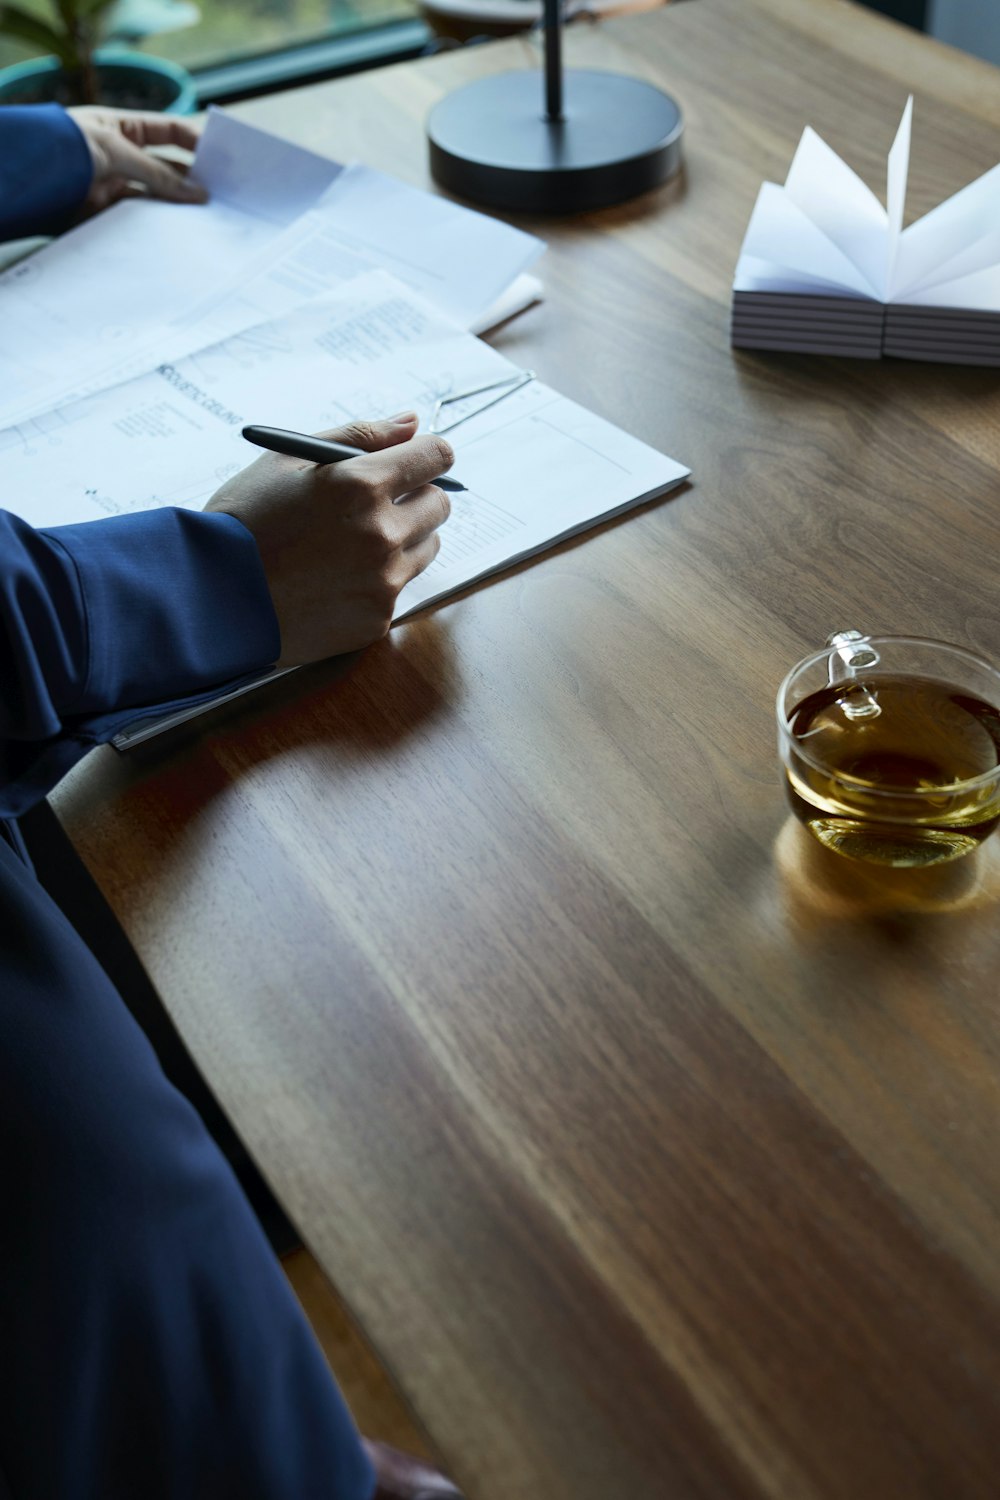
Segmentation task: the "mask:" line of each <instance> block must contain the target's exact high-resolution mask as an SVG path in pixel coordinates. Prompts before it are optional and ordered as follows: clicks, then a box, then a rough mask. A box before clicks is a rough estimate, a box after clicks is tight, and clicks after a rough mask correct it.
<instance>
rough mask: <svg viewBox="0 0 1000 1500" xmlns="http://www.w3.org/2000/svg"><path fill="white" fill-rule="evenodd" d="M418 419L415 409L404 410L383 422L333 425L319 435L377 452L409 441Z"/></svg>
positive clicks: (334, 441) (369, 451) (336, 441)
mask: <svg viewBox="0 0 1000 1500" xmlns="http://www.w3.org/2000/svg"><path fill="white" fill-rule="evenodd" d="M417 421H418V419H417V414H416V412H415V411H402V412H400V413H399V415H398V416H396V417H387V418H385V420H383V421H381V422H347V423H345V424H344V426H343V427H333V428H331V429H330V431H329V432H320V433H318V434H317V436H318V437H321V438H325V439H326V440H327V441H328V442H331V443H346V444H347V445H348V446H349V447H351V448H363V449H364V451H365V452H366V453H377V452H378V450H379V449H380V448H393V447H395V445H396V444H397V443H406V442H408V441H409V440H410V438H411V437H412V436H413V434H414V433H415V432H416V430H417Z"/></svg>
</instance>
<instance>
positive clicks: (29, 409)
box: [0, 111, 544, 427]
mask: <svg viewBox="0 0 1000 1500" xmlns="http://www.w3.org/2000/svg"><path fill="white" fill-rule="evenodd" d="M193 170H194V171H195V175H196V176H198V177H199V179H200V180H202V181H203V182H204V183H205V185H206V186H207V187H208V188H209V189H210V191H211V193H212V201H211V202H210V203H209V204H208V205H206V206H188V205H177V204H167V203H154V202H149V201H145V200H134V201H130V202H127V203H122V204H119V205H117V206H116V207H115V208H114V209H111V210H109V211H108V212H107V213H105V214H101V215H99V216H98V217H97V218H96V219H93V220H91V221H90V222H89V223H88V224H86V225H84V226H82V227H81V228H80V229H77V230H74V231H73V232H72V233H71V234H69V235H66V236H64V237H63V238H62V239H61V240H58V241H56V242H55V243H54V244H53V245H51V246H49V247H47V248H46V249H45V250H44V251H42V252H40V253H39V254H38V255H36V256H35V257H33V258H32V259H31V260H29V261H26V262H23V263H21V264H20V265H18V266H15V267H14V268H12V270H10V271H8V272H7V273H6V274H5V275H3V276H0V307H2V317H0V427H5V426H9V425H11V424H13V423H16V422H21V421H24V420H27V419H28V418H30V417H32V416H36V415H40V414H42V413H44V412H46V411H52V410H54V409H55V408H56V407H59V406H62V405H66V404H67V403H69V402H71V401H73V400H76V399H79V398H81V397H83V396H85V395H88V394H90V393H92V392H96V391H100V390H103V389H107V388H109V387H110V386H112V385H114V384H117V383H121V382H122V381H125V380H129V379H131V378H133V377H135V376H137V375H139V374H142V373H144V372H145V371H148V370H150V369H152V368H153V367H154V366H156V365H157V364H160V363H163V362H165V361H176V360H179V359H183V358H185V357H186V356H187V355H189V354H192V353H194V352H196V351H197V350H199V349H205V348H207V347H209V346H210V345H212V344H215V343H217V342H219V341H220V340H222V339H224V338H227V337H230V336H232V335H234V334H237V333H240V332H242V331H243V330H245V329H247V328H250V327H253V326H255V325H257V324H259V323H261V322H262V321H265V320H267V319H270V318H274V317H277V316H280V315H281V314H283V313H285V312H288V311H291V310H293V309H294V308H296V307H300V306H302V305H303V304H305V303H307V302H308V301H310V300H311V299H313V298H315V297H317V296H320V295H323V294H324V293H326V292H328V291H330V290H331V289H332V288H334V287H336V286H338V285H341V284H343V283H344V282H345V281H347V280H349V279H350V278H351V277H353V276H355V275H357V274H358V273H359V272H362V271H366V270H369V269H372V268H373V267H387V268H389V269H392V270H394V271H396V272H397V273H399V274H401V275H402V276H403V277H404V278H405V279H406V280H407V282H408V283H409V284H410V285H411V286H414V287H416V288H417V289H418V290H420V291H422V292H424V293H426V294H428V295H430V296H432V297H433V298H435V299H436V300H437V302H438V304H439V305H440V306H442V307H443V308H444V310H445V311H447V312H449V313H451V314H454V315H455V316H457V317H459V318H460V320H461V321H462V322H465V323H468V324H473V323H476V324H477V326H485V325H483V324H482V318H483V316H484V315H485V314H486V313H487V310H488V309H489V308H490V306H491V304H493V303H494V302H495V300H496V299H497V297H498V296H499V295H500V294H501V293H502V292H504V291H505V290H506V289H507V288H508V287H509V286H510V284H511V283H512V282H513V281H515V279H516V278H517V277H518V276H519V275H520V274H521V273H522V272H523V271H524V269H525V268H526V266H528V265H529V264H530V263H531V262H532V261H534V260H535V259H536V258H537V256H538V255H539V254H540V253H541V251H542V250H543V248H544V245H543V243H542V241H540V240H538V239H536V238H535V237H534V236H531V235H526V234H523V233H522V232H521V231H520V230H516V229H513V228H511V227H510V226H509V225H506V224H504V223H502V222H500V221H499V220H494V219H491V218H488V217H486V216H484V215H482V214H477V213H473V212H472V211H470V210H468V209H463V208H461V207H459V206H458V205H456V204H453V203H450V202H448V201H447V200H445V199H443V198H437V197H435V196H433V195H431V194H428V193H422V192H419V191H417V190H416V189H414V188H410V187H407V186H406V185H405V184H403V183H401V182H396V181H395V179H393V178H391V177H386V176H384V175H383V174H381V173H373V172H369V171H368V169H367V168H362V167H352V168H348V169H345V168H342V167H340V166H339V165H338V164H337V163H336V162H331V161H327V160H325V159H324V158H322V157H318V156H316V155H314V154H313V153H312V152H308V151H303V150H301V148H299V147H296V146H292V145H290V144H289V143H288V142H286V141H282V140H279V139H278V138H277V137H274V136H271V135H268V134H266V133H265V132H263V131H259V130H256V129H254V128H253V127H251V126H248V125H244V124H243V123H242V122H241V121H238V120H235V119H232V118H231V117H230V116H228V115H225V114H224V113H222V112H221V111H213V112H212V113H211V115H210V117H209V121H208V125H207V126H206V130H205V133H204V135H203V137H202V140H201V143H200V144H199V148H198V152H197V153H196V156H195V163H194V168H193ZM341 182H343V184H344V188H343V191H338V188H339V184H340V183H341ZM522 305H523V304H522ZM477 320H478V322H477Z"/></svg>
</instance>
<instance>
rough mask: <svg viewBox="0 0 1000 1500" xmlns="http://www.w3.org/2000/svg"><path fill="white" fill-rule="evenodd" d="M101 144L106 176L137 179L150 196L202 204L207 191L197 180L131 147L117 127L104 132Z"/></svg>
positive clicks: (135, 147) (137, 148) (137, 147)
mask: <svg viewBox="0 0 1000 1500" xmlns="http://www.w3.org/2000/svg"><path fill="white" fill-rule="evenodd" d="M104 147H105V157H106V161H107V171H108V175H109V176H115V177H124V178H126V179H127V180H128V181H129V182H141V183H142V185H143V186H144V187H145V188H147V189H148V190H149V193H150V194H151V196H152V197H154V198H165V199H166V200H167V202H169V203H204V202H205V201H206V200H207V198H208V194H207V193H206V192H205V189H204V188H203V187H202V186H201V184H200V183H197V182H194V181H192V179H191V178H189V177H185V176H183V175H182V174H181V173H180V172H178V171H177V170H176V168H174V167H172V166H171V165H170V163H169V162H166V161H163V160H161V158H160V157H158V156H150V154H149V152H148V151H143V150H142V148H141V147H140V146H134V145H133V144H132V142H131V141H129V140H126V138H125V137H124V136H123V135H121V134H120V133H119V132H118V131H117V130H114V131H109V132H108V136H107V139H106V140H105V142H104Z"/></svg>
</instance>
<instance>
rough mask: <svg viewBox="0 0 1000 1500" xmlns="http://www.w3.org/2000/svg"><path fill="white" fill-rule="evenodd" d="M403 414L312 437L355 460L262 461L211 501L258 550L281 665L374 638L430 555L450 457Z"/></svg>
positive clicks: (443, 508) (445, 506)
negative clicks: (351, 451) (355, 452)
mask: <svg viewBox="0 0 1000 1500" xmlns="http://www.w3.org/2000/svg"><path fill="white" fill-rule="evenodd" d="M416 430H417V418H416V417H415V416H414V415H413V413H407V414H405V415H403V416H399V417H395V418H393V419H392V420H391V421H387V422H357V423H354V424H352V425H351V426H349V427H340V428H338V429H337V430H336V431H334V432H324V433H321V434H320V436H321V437H324V438H329V439H331V440H332V441H333V442H336V443H348V444H349V445H350V446H351V447H354V448H363V449H365V452H364V454H363V455H362V456H360V457H358V458H349V459H345V460H344V461H343V462H341V463H336V464H324V465H322V466H317V465H315V464H311V463H307V462H306V461H305V460H303V459H301V458H286V457H284V456H282V455H280V454H277V453H266V454H265V455H264V457H263V458H259V459H258V460H257V462H256V463H254V464H251V465H250V466H249V468H246V469H244V470H243V471H242V473H240V474H237V475H236V477H235V478H234V479H231V480H229V482H228V483H227V484H225V485H223V487H222V489H221V490H219V491H218V492H217V493H216V494H215V495H213V496H212V498H211V500H209V502H208V504H207V505H206V506H205V509H206V510H221V511H226V512H227V513H228V514H229V515H231V516H235V517H236V519H237V520H238V521H242V522H243V525H244V526H246V528H247V530H248V531H250V532H251V534H252V535H253V537H254V539H255V540H256V543H257V547H258V550H259V552H260V556H261V561H262V562H263V564H264V572H265V574H266V576H267V582H268V587H269V588H270V590H271V599H272V601H273V604H274V609H275V613H276V614H277V616H278V626H279V628H280V630H281V658H280V660H279V662H278V665H279V666H282V667H290V666H299V665H301V664H302V663H304V662H310V661H321V660H322V659H323V658H324V657H327V656H337V655H339V654H340V653H341V652H342V651H355V650H357V649H358V648H359V647H361V646H367V645H369V644H370V643H371V642H372V641H375V640H378V639H379V638H380V637H382V636H384V635H385V634H386V632H387V631H388V629H389V625H390V623H391V621H392V614H393V609H394V608H395V604H396V596H397V595H398V594H399V592H400V590H401V589H402V588H403V586H404V584H407V583H409V581H410V579H411V578H415V577H416V576H417V574H418V573H422V572H423V570H424V568H426V567H427V566H428V564H429V563H431V562H433V561H434V558H435V557H436V556H437V553H438V548H439V547H440V545H441V541H440V538H439V536H438V527H439V526H440V525H441V524H442V522H443V521H445V520H447V518H448V516H449V514H450V512H451V506H450V505H449V502H448V497H447V495H446V494H445V493H444V491H443V490H441V489H438V487H437V486H436V485H434V484H432V483H430V481H431V480H433V479H436V478H437V477H438V475H439V474H443V473H444V471H445V470H446V469H448V468H450V467H451V465H452V463H453V462H454V458H455V455H454V453H453V452H452V449H451V446H450V444H448V443H446V442H445V440H444V438H440V437H433V436H430V435H424V436H421V437H417V436H416V435H415V434H416Z"/></svg>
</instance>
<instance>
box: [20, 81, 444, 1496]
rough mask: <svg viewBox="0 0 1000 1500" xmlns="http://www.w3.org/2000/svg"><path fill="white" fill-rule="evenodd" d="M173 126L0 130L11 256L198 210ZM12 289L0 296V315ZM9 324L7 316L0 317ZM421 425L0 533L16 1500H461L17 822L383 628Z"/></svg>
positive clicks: (410, 572) (183, 137)
mask: <svg viewBox="0 0 1000 1500" xmlns="http://www.w3.org/2000/svg"><path fill="white" fill-rule="evenodd" d="M194 142H195V136H194V131H193V128H192V126H191V125H190V124H189V123H187V122H185V121H183V120H180V119H174V120H168V119H165V118H162V117H155V116H147V115H142V114H131V113H120V112H114V111H108V110H101V109H94V110H80V111H69V112H66V111H63V110H61V109H58V108H56V107H54V106H53V107H50V106H43V107H33V108H24V109H21V108H11V107H6V108H0V239H3V238H8V239H9V238H11V237H14V236H20V235H23V234H25V233H28V232H31V231H38V230H43V231H46V232H51V231H53V230H56V229H59V228H62V227H64V226H66V225H67V224H69V223H70V222H72V221H73V220H74V219H75V218H78V217H79V216H80V215H81V214H85V213H89V212H92V211H96V210H99V209H101V208H103V207H105V206H106V205H107V204H108V203H111V202H113V201H115V200H116V199H117V198H119V197H121V196H123V195H125V194H134V193H137V192H146V193H150V194H153V195H155V196H158V197H164V198H173V199H177V200H179V201H191V200H193V199H195V198H197V197H199V196H200V190H199V189H197V188H196V187H194V185H192V184H189V183H188V182H187V181H186V180H185V178H184V177H183V175H182V174H181V173H180V172H179V171H178V170H177V169H176V168H175V167H172V166H169V165H167V164H165V163H164V162H163V161H160V160H157V159H156V158H155V157H154V156H151V155H150V154H149V151H148V148H149V147H150V146H153V145H158V144H166V143H171V144H175V145H179V146H182V147H191V146H193V145H194ZM2 295H3V293H2V288H0V302H2ZM0 327H2V315H0ZM416 428H417V423H416V419H415V417H414V416H413V414H412V413H403V414H401V415H400V416H398V417H396V418H394V419H392V420H390V421H378V422H372V423H362V424H359V425H358V426H357V427H352V428H351V429H349V430H347V429H345V430H341V431H339V432H337V433H334V434H330V436H333V437H335V438H337V439H339V440H340V441H343V442H349V443H351V444H353V445H354V446H358V447H362V448H364V449H366V450H368V451H367V452H366V453H365V454H364V455H363V456H361V457H358V458H355V459H351V460H349V461H347V462H345V463H341V464H338V465H336V466H331V467H327V468H316V467H313V466H311V465H308V464H303V463H301V462H300V461H297V460H294V459H288V458H281V457H278V456H277V455H275V454H267V455H265V456H264V457H262V458H261V459H260V460H258V461H257V462H256V463H254V464H252V465H251V466H250V467H249V468H247V469H246V470H245V471H243V473H241V474H240V475H238V476H236V478H234V479H233V480H231V481H230V482H229V483H228V484H227V485H226V486H225V487H224V489H222V490H221V491H220V492H219V493H218V494H217V495H216V496H215V497H214V498H213V500H212V501H211V502H210V503H209V505H208V506H207V507H206V509H205V510H204V511H203V512H189V511H180V510H173V509H159V510H151V511H146V512H138V513H134V514H130V515H126V516H119V517H112V518H108V519H106V520H100V521H92V522H87V523H84V524H80V525H75V526H61V527H54V528H51V529H48V530H45V529H37V530H36V529H33V528H32V527H30V526H28V525H27V524H26V523H25V522H23V521H21V520H19V519H18V518H17V517H16V516H15V515H13V514H11V513H10V512H7V511H0V930H2V947H0V1015H2V1023H0V1024H2V1045H0V1160H2V1163H3V1165H2V1168H0V1172H2V1179H0V1180H2V1184H3V1220H2V1228H0V1343H2V1347H3V1350H4V1359H3V1362H2V1370H0V1495H2V1496H3V1497H4V1500H7V1497H8V1496H9V1497H11V1500H14V1497H16V1500H140V1497H141V1500H279V1497H280V1500H372V1497H379V1500H417V1497H420V1500H443V1497H446V1496H451V1497H455V1496H458V1491H457V1490H456V1489H455V1488H454V1486H453V1485H451V1484H450V1483H449V1482H448V1481H447V1480H446V1479H444V1478H443V1476H441V1475H440V1474H437V1473H436V1472H434V1471H432V1470H431V1469H430V1468H428V1467H426V1466H424V1465H421V1464H419V1463H418V1462H417V1461H416V1460H412V1459H410V1458H408V1457H407V1456H406V1455H403V1454H400V1453H397V1452H396V1451H395V1450H392V1449H388V1448H385V1447H383V1446H381V1445H379V1444H373V1443H369V1442H366V1441H365V1440H364V1439H362V1438H361V1437H360V1436H359V1434H358V1433H357V1430H356V1428H355V1426H354V1423H353V1421H352V1419H351V1417H350V1414H349V1412H348V1410H347V1408H346V1405H345V1403H344V1401H343V1399H342V1397H341V1395H340V1392H339V1391H338V1389H337V1387H336V1385H335V1383H334V1381H333V1379H332V1377H331V1375H330V1373H329V1371H328V1369H327V1367H326V1365H325V1363H324V1361H323V1358H322V1355H321V1353H320V1351H319V1349H318V1346H317V1345H316V1343H315V1341H314V1339H313V1336H312V1333H311V1330H310V1329H309V1327H308V1324H307V1323H306V1320H305V1318H304V1317H303V1315H302V1313H301V1311H300V1310H299V1308H298V1305H297V1303H296V1302H295V1299H294V1298H293V1296H292V1294H291V1292H290V1290H289V1288H288V1285H287V1283H286V1281H285V1278H284V1276H283V1275H282V1273H281V1270H280V1267H279V1265H278V1262H277V1260H276V1258H275V1257H274V1255H273V1253H272V1251H271V1249H270V1246H269V1245H268V1243H267V1241H266V1239H265V1237H264V1235H263V1232H262V1230H261V1229H260V1227H259V1225H258V1223H257V1220H256V1219H255V1217H254V1215H253V1213H252V1212H251V1210H250V1207H249V1204H248V1203H247V1201H246V1199H245V1198H244V1196H243V1194H242V1192H241V1190H240V1188H239V1186H238V1184H237V1182H236V1179H235V1177H234V1176H233V1174H232V1172H231V1170H230V1168H229V1166H228V1164H227V1163H226V1161H225V1159H224V1157H223V1156H222V1154H221V1152H220V1151H219V1149H218V1148H217V1147H216V1145H215V1144H214V1142H213V1140H212V1139H211V1137H210V1136H209V1135H208V1133H207V1131H206V1129H205V1126H204V1124H203V1122H202V1120H201V1118H200V1116H199V1115H198V1114H197V1113H196V1111H195V1110H194V1109H193V1108H192V1106H191V1105H190V1104H189V1102H188V1101H187V1100H186V1099H185V1098H184V1097H183V1096H182V1095H181V1094H180V1093H178V1092H177V1091H176V1090H175V1089H174V1088H173V1087H172V1086H171V1085H170V1084H169V1083H168V1082H167V1079H166V1077H165V1076H164V1074H163V1072H162V1070H161V1069H160V1067H159V1065H158V1063H157V1060H156V1057H155V1054H154V1053H153V1051H152V1048H151V1046H150V1044H149V1042H148V1041H147V1039H146V1037H145V1035H144V1034H143V1032H142V1031H141V1030H140V1029H139V1027H138V1025H137V1024H136V1023H135V1022H134V1021H133V1019H132V1017H131V1015H130V1013H129V1012H128V1010H127V1009H126V1007H125V1004H124V1002H123V1000H122V999H121V996H120V995H119V994H118V993H117V992H116V991H115V990H114V988H113V987H112V985H111V982H110V980H109V979H108V977H107V975H106V974H105V973H104V971H103V970H102V969H101V967H100V965H99V964H98V963H97V961H96V959H95V958H94V956H93V954H92V953H91V951H90V950H89V949H88V948H87V947H86V946H85V944H84V943H83V941H82V940H81V939H80V938H79V937H78V936H77V934H76V932H75V930H74V929H73V927H72V926H71V925H70V923H69V921H68V920H67V918H66V917H65V916H64V915H63V913H62V912H61V911H60V909H59V908H58V907H57V906H56V905H55V903H54V902H53V901H52V899H51V898H50V897H49V896H48V895H47V893H46V891H45V890H44V889H43V888H42V886H41V884H40V883H39V881H38V880H37V879H36V878H35V876H34V874H33V871H32V869H31V865H30V860H29V858H28V855H27V851H26V848H25V845H24V841H23V838H22V837H21V834H20V832H19V828H18V823H17V819H18V817H19V816H20V815H22V814H24V813H25V812H26V811H27V810H28V809H30V808H31V807H32V806H33V805H34V804H36V803H37V802H38V801H39V800H40V799H42V798H43V797H44V796H45V794H46V792H47V791H48V790H49V789H50V788H51V787H52V786H53V785H54V784H55V782H56V781H57V780H58V778H59V777H60V776H61V775H62V774H63V773H64V772H65V771H66V770H67V769H68V768H69V767H70V766H71V765H72V764H73V763H74V762H75V761H76V760H78V759H79V758H80V756H82V755H83V754H85V753H86V752H87V750H88V749H89V748H90V747H91V746H92V745H95V744H98V743H101V742H103V741H106V740H107V739H108V738H109V737H110V736H111V735H113V734H114V733H115V732H116V729H117V727H119V726H120V725H121V724H122V723H123V722H125V721H126V720H128V719H130V718H132V717H134V715H135V713H136V711H137V710H140V709H141V708H142V707H144V706H147V705H152V704H155V705H158V706H159V707H161V708H170V707H173V706H175V705H178V704H180V703H182V702H186V701H188V700H190V699H191V698H195V697H197V696H199V695H202V694H208V695H210V694H211V693H212V692H213V691H214V690H217V689H218V688H220V687H223V686H226V685H230V684H232V683H235V682H237V681H239V680H240V679H241V678H242V677H244V676H245V675H246V674H251V673H256V672H258V671H259V670H260V669H262V668H265V667H267V666H269V665H271V664H274V663H278V664H281V665H291V664H296V663H303V662H307V661H313V660H317V659H320V658H323V657H326V656H330V655H334V654H336V653H338V652H342V651H348V650H353V649H355V648H357V647H360V646H363V645H365V644H367V643H368V642H370V641H373V640H375V639H376V638H378V637H379V636H381V635H383V634H384V633H385V631H386V630H387V629H388V625H389V621H390V618H391V615H392V609H393V603H394V601H395V598H396V595H397V594H398V592H399V590H400V589H401V588H402V586H403V585H404V584H405V583H406V582H407V580H408V579H410V578H412V577H413V576H415V575H416V574H417V573H419V572H420V571H421V569H423V568H424V567H426V566H427V564H428V563H429V562H430V561H431V560H432V558H433V557H434V555H435V553H436V551H437V548H438V545H439V536H438V528H439V527H440V525H441V524H442V523H443V522H444V520H445V519H446V517H447V514H448V502H447V497H446V496H445V495H444V494H443V492H442V491H441V490H440V489H439V488H438V487H437V486H436V485H434V484H432V483H431V481H432V480H433V479H434V478H435V477H436V476H437V475H440V474H441V473H442V471H443V470H444V469H446V468H447V467H448V466H449V465H450V463H451V460H452V453H451V450H450V448H449V447H448V445H447V444H446V443H445V442H444V440H443V439H440V438H435V437H431V436H426V435H423V436H422V435H418V434H417V431H416Z"/></svg>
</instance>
